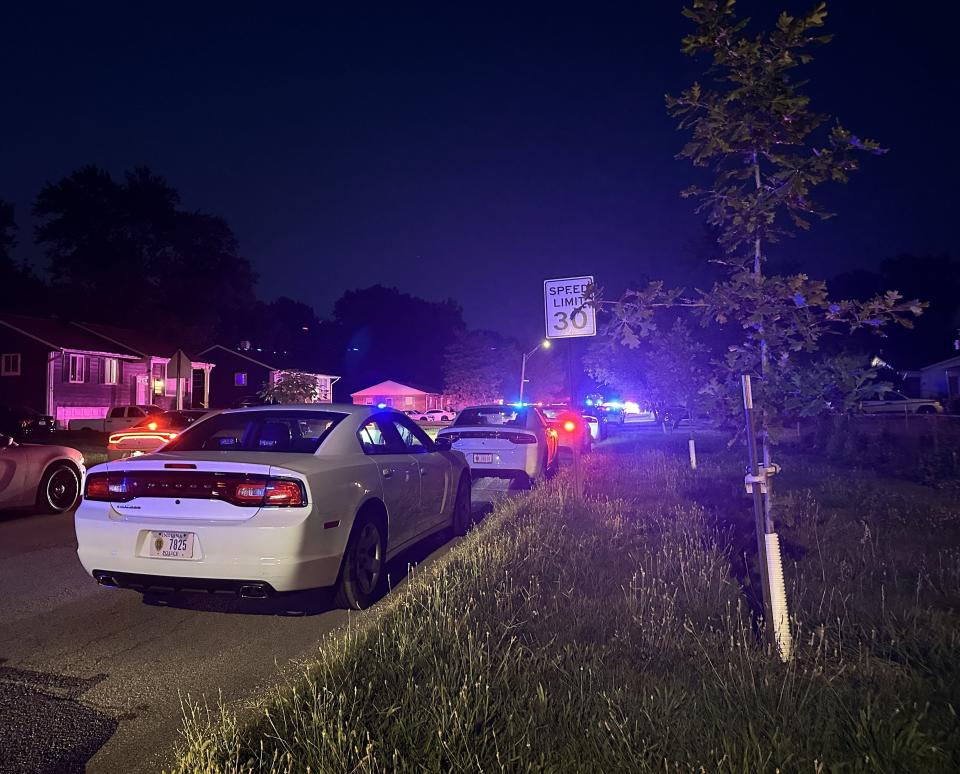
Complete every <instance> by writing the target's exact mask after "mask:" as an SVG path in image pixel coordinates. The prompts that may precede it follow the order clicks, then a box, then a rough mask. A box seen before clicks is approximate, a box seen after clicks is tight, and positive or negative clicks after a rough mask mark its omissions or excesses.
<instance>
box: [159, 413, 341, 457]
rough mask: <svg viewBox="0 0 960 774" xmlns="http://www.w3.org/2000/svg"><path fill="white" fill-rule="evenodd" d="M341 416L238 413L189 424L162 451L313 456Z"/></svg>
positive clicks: (333, 414)
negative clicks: (285, 453)
mask: <svg viewBox="0 0 960 774" xmlns="http://www.w3.org/2000/svg"><path fill="white" fill-rule="evenodd" d="M343 417H344V415H343V414H337V413H334V412H328V411H238V412H236V413H223V414H217V415H216V416H214V417H211V418H210V419H209V420H207V421H205V422H200V423H198V424H195V425H193V424H192V425H190V427H188V428H187V429H186V430H185V431H184V432H183V433H181V434H180V436H179V437H177V438H176V439H174V441H173V442H172V443H170V444H169V445H168V446H167V447H166V449H165V450H166V451H178V452H182V451H250V452H287V453H293V454H313V453H314V452H315V451H316V450H317V449H319V448H320V445H321V444H322V443H323V441H324V440H325V439H326V438H327V436H328V435H329V434H330V431H331V430H332V429H333V428H334V427H336V425H337V423H338V422H340V420H342V419H343Z"/></svg>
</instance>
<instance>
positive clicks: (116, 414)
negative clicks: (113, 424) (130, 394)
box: [110, 408, 126, 419]
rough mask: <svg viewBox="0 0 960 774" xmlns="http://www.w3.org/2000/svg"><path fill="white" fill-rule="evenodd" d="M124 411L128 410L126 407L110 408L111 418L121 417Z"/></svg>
mask: <svg viewBox="0 0 960 774" xmlns="http://www.w3.org/2000/svg"><path fill="white" fill-rule="evenodd" d="M124 411H126V409H124V408H115V409H110V419H117V418H119V417H122V416H123V413H124Z"/></svg>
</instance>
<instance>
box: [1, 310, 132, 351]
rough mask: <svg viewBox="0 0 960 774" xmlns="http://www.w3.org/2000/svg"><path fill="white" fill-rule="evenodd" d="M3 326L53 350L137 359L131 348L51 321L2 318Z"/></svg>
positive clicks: (40, 318)
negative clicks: (101, 353)
mask: <svg viewBox="0 0 960 774" xmlns="http://www.w3.org/2000/svg"><path fill="white" fill-rule="evenodd" d="M0 325H3V326H5V327H7V328H9V329H12V330H14V331H16V332H17V333H20V334H22V335H24V336H26V337H28V338H30V339H33V340H34V341H37V342H39V343H40V344H44V345H45V346H47V347H50V349H72V350H78V351H82V352H103V353H106V354H110V355H116V356H117V357H128V358H136V357H138V354H139V353H137V352H136V351H134V350H133V349H131V348H130V347H126V346H122V345H120V344H118V343H114V342H110V341H108V340H106V339H105V338H103V337H102V336H98V335H96V334H95V333H93V332H91V331H88V330H84V329H83V328H79V327H77V326H76V325H71V324H70V323H68V322H64V321H63V320H55V319H53V318H51V317H27V316H25V315H19V314H6V313H3V314H0Z"/></svg>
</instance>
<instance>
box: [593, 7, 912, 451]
mask: <svg viewBox="0 0 960 774" xmlns="http://www.w3.org/2000/svg"><path fill="white" fill-rule="evenodd" d="M684 15H685V16H686V17H687V18H689V19H690V20H691V21H693V23H694V24H695V30H694V31H693V32H692V33H690V34H689V35H687V36H686V37H685V38H684V39H683V51H684V53H686V54H688V55H691V56H697V55H707V56H709V57H710V60H711V64H710V66H709V67H708V70H707V73H706V76H707V86H703V85H701V84H700V83H694V84H693V85H692V86H691V87H690V88H688V89H686V90H684V91H683V92H682V93H681V94H680V95H679V96H676V97H673V96H668V97H667V108H668V111H669V113H670V114H671V115H672V116H673V117H675V118H676V119H677V121H678V125H679V128H680V129H681V130H684V131H688V132H689V133H690V140H689V142H688V143H687V144H686V145H685V146H684V148H683V149H682V151H681V152H680V154H679V158H682V159H687V160H689V161H691V162H692V164H693V165H694V167H697V168H705V169H707V170H709V171H710V172H711V173H712V175H711V177H710V178H709V179H708V181H707V182H705V183H704V184H700V185H695V186H691V187H689V188H687V189H686V190H684V191H683V193H682V195H684V196H687V197H694V198H696V199H698V200H699V205H698V208H697V209H698V212H702V213H704V214H705V215H706V219H707V222H708V224H709V225H710V226H711V227H712V228H713V229H715V230H716V233H717V235H718V245H719V247H720V254H721V257H720V258H719V259H718V260H719V261H720V263H722V265H723V267H724V269H725V276H723V277H721V278H720V279H719V280H717V281H716V282H714V283H713V285H712V286H711V287H710V288H709V289H707V290H698V291H697V292H695V293H693V294H688V293H685V291H684V290H683V289H680V288H676V289H668V288H666V287H665V286H664V284H663V283H662V282H651V283H649V284H648V285H647V286H646V287H644V288H640V289H635V290H629V291H627V292H626V293H625V294H624V295H623V296H622V297H621V298H620V299H619V301H617V302H615V303H613V304H610V305H609V309H610V310H611V311H612V312H613V316H614V317H613V321H612V323H611V325H610V327H609V330H610V332H611V333H612V335H614V336H615V337H616V338H618V339H619V340H620V341H622V342H624V343H626V344H627V345H629V346H637V345H638V344H639V343H640V340H641V339H642V338H643V337H646V336H650V335H660V333H659V328H658V324H657V320H656V319H655V314H656V312H657V311H658V310H660V309H663V308H687V309H689V310H690V311H692V312H693V313H694V315H695V316H696V317H697V318H698V319H699V321H700V323H701V324H702V325H703V326H704V327H719V329H720V330H719V332H718V333H717V334H715V335H714V336H713V337H712V338H713V340H714V341H715V342H717V343H719V344H721V345H722V346H718V347H717V348H716V350H717V351H716V355H715V357H714V360H713V365H714V374H713V379H712V388H711V391H712V392H713V393H717V392H718V391H726V392H727V393H728V394H730V395H731V396H732V395H734V394H735V393H736V390H737V388H738V385H739V377H740V375H741V374H753V375H756V376H758V377H760V381H759V383H758V384H757V386H756V390H755V392H756V393H757V395H756V397H757V398H758V401H757V402H758V405H761V406H763V414H762V415H761V417H760V419H761V431H762V437H763V443H764V447H765V450H766V454H767V455H769V449H768V448H767V445H768V442H769V441H770V438H771V433H772V432H774V431H775V430H776V426H777V424H778V423H779V421H780V420H782V419H784V417H785V415H789V413H790V409H789V405H790V401H789V400H788V397H789V396H788V394H787V392H785V391H784V385H787V384H790V383H795V380H794V379H792V377H791V374H792V373H793V372H794V371H795V370H796V369H797V368H803V367H808V365H809V362H810V355H811V354H812V353H814V352H816V351H817V350H818V349H819V347H820V344H821V341H822V339H823V338H824V337H825V336H827V335H830V334H834V333H839V332H843V331H846V332H848V333H849V332H852V331H858V330H861V329H867V330H872V331H876V332H880V331H881V330H882V327H883V326H884V325H885V324H887V323H890V322H893V323H898V324H902V325H904V326H908V327H909V326H910V325H912V323H911V320H910V319H909V318H910V317H911V316H917V315H919V314H920V313H921V311H922V308H923V304H921V303H920V302H918V301H916V300H911V301H905V300H904V299H903V297H902V296H901V294H900V293H899V292H897V291H888V292H886V293H884V294H882V295H877V296H875V297H873V298H871V299H869V300H867V301H854V300H834V299H831V298H830V296H829V294H828V292H827V286H826V283H824V282H822V281H818V280H811V279H810V278H809V277H807V276H806V275H805V274H795V275H789V276H783V275H767V274H766V273H765V272H764V265H765V263H766V261H767V258H768V251H769V249H770V246H771V245H773V244H776V243H777V242H778V241H779V240H781V239H782V238H784V237H786V236H788V235H790V234H792V231H793V230H794V229H801V230H805V229H807V228H810V226H811V224H812V221H813V220H814V219H822V218H827V217H830V216H831V214H830V213H828V212H826V211H824V210H823V209H822V208H821V207H820V206H819V205H817V204H816V202H815V201H814V200H813V199H812V197H811V194H812V191H813V190H814V189H815V188H816V187H818V186H819V185H821V184H823V183H826V182H829V181H833V182H840V183H845V182H847V180H848V178H849V175H850V174H851V173H852V172H853V171H855V170H856V169H857V168H858V165H859V156H860V155H862V154H863V153H867V154H879V153H883V152H885V151H883V150H882V149H881V148H880V147H879V146H878V144H877V143H876V142H874V141H872V140H863V139H860V138H859V137H858V136H857V135H855V134H853V133H852V132H850V131H848V130H847V129H845V128H844V127H843V126H842V125H841V124H839V123H833V124H830V123H829V121H828V118H827V117H826V116H825V115H823V114H820V113H815V112H813V110H812V109H811V108H810V100H809V97H807V96H806V95H805V94H804V93H803V92H802V90H801V89H802V86H803V85H804V82H803V81H801V80H799V79H797V78H796V77H795V70H796V68H798V67H800V66H802V65H805V64H807V63H809V62H810V61H811V59H812V55H811V54H810V50H811V49H812V48H814V47H815V46H817V45H822V44H825V43H827V42H828V41H829V36H825V35H821V34H819V30H820V28H821V27H822V26H823V24H824V20H825V17H826V6H825V4H823V3H821V4H819V5H817V6H816V7H815V8H814V9H813V10H812V11H811V12H810V13H808V14H806V15H804V16H800V17H793V16H790V15H788V14H786V13H782V14H781V15H780V17H779V18H778V21H777V24H776V27H775V28H774V30H773V31H772V32H769V33H761V34H757V35H751V34H748V33H747V31H746V28H747V25H748V23H749V20H738V19H736V18H735V16H734V2H733V0H694V3H693V6H692V7H691V8H687V9H685V10H684ZM728 405H731V406H733V405H737V403H736V401H735V400H731V401H729V402H728ZM824 408H825V407H824ZM731 419H733V417H731ZM737 419H738V418H737Z"/></svg>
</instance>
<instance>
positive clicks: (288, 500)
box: [84, 470, 307, 508]
mask: <svg viewBox="0 0 960 774" xmlns="http://www.w3.org/2000/svg"><path fill="white" fill-rule="evenodd" d="M84 496H85V497H86V499H87V500H97V501H102V502H118V503H123V502H129V501H130V500H133V499H135V498H137V497H168V498H169V497H175V498H178V499H183V500H223V501H224V502H228V503H230V504H232V505H238V506H249V507H256V508H259V507H263V506H271V507H277V508H291V507H297V506H302V505H306V504H307V493H306V490H305V489H304V487H303V484H302V483H301V482H300V481H297V480H296V479H290V478H267V477H250V476H247V475H244V474H233V473H203V472H196V473H168V472H164V471H158V470H148V471H141V472H124V471H119V472H116V473H93V474H91V475H89V476H87V484H86V490H85V493H84Z"/></svg>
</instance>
